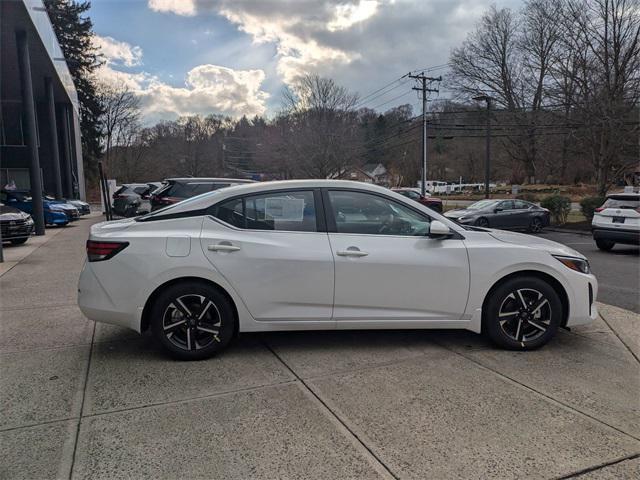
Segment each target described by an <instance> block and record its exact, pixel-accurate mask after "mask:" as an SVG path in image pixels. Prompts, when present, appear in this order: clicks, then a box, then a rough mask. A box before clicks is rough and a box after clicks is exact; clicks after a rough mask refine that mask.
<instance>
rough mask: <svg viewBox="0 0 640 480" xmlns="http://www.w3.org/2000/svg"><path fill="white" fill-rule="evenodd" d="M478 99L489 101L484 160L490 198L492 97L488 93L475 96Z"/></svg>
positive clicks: (485, 188)
mask: <svg viewBox="0 0 640 480" xmlns="http://www.w3.org/2000/svg"><path fill="white" fill-rule="evenodd" d="M473 99H474V100H477V101H483V100H484V101H485V102H487V136H486V140H485V160H484V198H489V191H490V189H489V178H490V177H491V100H493V98H491V97H490V96H488V95H479V96H477V97H473Z"/></svg>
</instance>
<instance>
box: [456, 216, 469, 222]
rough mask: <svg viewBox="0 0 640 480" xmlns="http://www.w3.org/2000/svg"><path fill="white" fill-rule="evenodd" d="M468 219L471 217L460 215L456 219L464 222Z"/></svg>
mask: <svg viewBox="0 0 640 480" xmlns="http://www.w3.org/2000/svg"><path fill="white" fill-rule="evenodd" d="M470 219H471V217H460V218H458V221H459V222H466V221H467V220H470Z"/></svg>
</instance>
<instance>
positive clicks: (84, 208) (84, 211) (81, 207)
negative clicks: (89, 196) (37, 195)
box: [42, 194, 91, 216]
mask: <svg viewBox="0 0 640 480" xmlns="http://www.w3.org/2000/svg"><path fill="white" fill-rule="evenodd" d="M42 198H44V199H45V200H47V201H49V202H53V203H68V204H69V205H72V206H74V207H76V208H77V209H78V213H79V214H80V216H83V215H89V214H90V213H91V207H90V206H89V204H88V203H87V202H83V201H82V200H76V199H71V200H69V199H66V198H63V199H60V200H56V199H55V197H52V196H51V195H46V194H43V196H42Z"/></svg>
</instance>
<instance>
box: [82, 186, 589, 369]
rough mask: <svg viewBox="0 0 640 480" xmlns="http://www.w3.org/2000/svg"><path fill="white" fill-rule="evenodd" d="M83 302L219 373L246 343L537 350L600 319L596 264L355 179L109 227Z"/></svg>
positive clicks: (227, 193)
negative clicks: (306, 335) (441, 343)
mask: <svg viewBox="0 0 640 480" xmlns="http://www.w3.org/2000/svg"><path fill="white" fill-rule="evenodd" d="M87 256H88V258H87V262H86V263H85V266H84V269H83V271H82V274H81V276H80V283H79V288H78V303H79V305H80V308H81V310H82V311H83V313H84V314H85V315H86V316H87V317H89V318H90V319H92V320H96V321H100V322H107V323H112V324H115V325H120V326H124V327H128V328H131V329H134V330H136V331H138V332H143V331H145V330H147V329H151V331H152V332H153V334H154V335H155V337H156V338H157V341H158V342H160V344H162V345H163V346H164V347H165V348H166V349H167V350H168V351H169V352H170V353H172V354H173V355H174V356H177V357H179V358H183V359H199V358H205V357H208V356H210V355H212V354H213V353H215V352H217V351H219V350H220V349H222V348H223V347H225V346H226V345H228V344H229V342H230V341H231V340H232V338H233V337H234V335H236V334H237V333H238V332H255V331H274V330H320V329H322V330H332V329H372V328H378V329H382V328H387V329H389V328H394V329H409V328H461V329H466V330H471V331H473V332H478V333H480V332H483V333H485V334H486V335H487V336H488V337H489V338H490V339H492V340H493V341H494V342H495V343H496V344H498V345H500V346H502V347H505V348H510V349H518V350H529V349H533V348H537V347H540V346H541V345H544V344H545V343H547V342H548V341H549V340H550V339H551V338H552V337H553V336H554V334H555V333H556V331H557V330H558V328H559V327H570V326H573V325H581V324H585V323H588V322H590V321H591V320H593V319H594V318H595V317H596V315H597V312H596V307H595V304H594V301H595V297H596V293H597V281H596V279H595V277H594V276H593V275H592V274H591V273H590V271H589V263H588V262H587V259H586V258H585V257H584V256H583V255H581V254H580V253H578V252H576V251H575V250H572V249H570V248H567V247H565V246H563V245H560V244H558V243H554V242H550V241H547V240H543V239H540V238H537V237H533V236H528V235H523V234H518V233H511V232H503V231H499V230H491V229H483V228H478V227H466V226H461V225H457V224H456V223H454V222H452V221H450V220H448V219H446V218H445V217H443V216H442V215H440V214H438V213H436V212H434V211H433V210H430V209H428V208H426V207H423V206H421V205H420V204H418V203H416V202H413V201H411V200H410V199H407V198H405V197H403V196H402V195H399V194H396V193H393V192H391V191H389V190H387V189H385V188H381V187H377V186H373V185H367V184H363V183H357V182H346V181H339V180H300V181H283V182H266V183H255V184H247V185H239V186H234V187H229V188H225V189H222V190H218V191H215V192H211V193H206V194H203V195H200V196H198V197H194V198H191V199H189V200H185V201H183V202H181V203H178V204H176V205H173V206H170V207H167V208H165V209H162V210H157V211H156V212H153V213H151V214H148V215H145V216H142V217H138V218H136V219H126V220H118V221H114V222H104V223H100V224H97V225H94V226H93V227H92V229H91V234H90V237H89V240H88V241H87Z"/></svg>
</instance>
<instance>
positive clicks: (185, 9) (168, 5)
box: [149, 0, 196, 16]
mask: <svg viewBox="0 0 640 480" xmlns="http://www.w3.org/2000/svg"><path fill="white" fill-rule="evenodd" d="M149 8H151V10H154V11H156V12H166V13H175V14H177V15H185V16H192V15H195V14H196V6H195V3H194V2H193V0H149Z"/></svg>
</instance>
